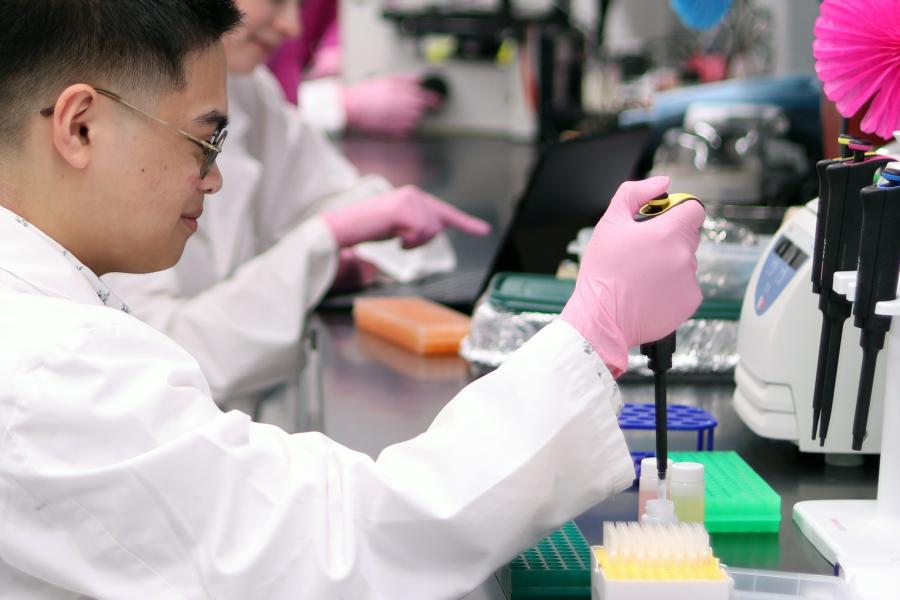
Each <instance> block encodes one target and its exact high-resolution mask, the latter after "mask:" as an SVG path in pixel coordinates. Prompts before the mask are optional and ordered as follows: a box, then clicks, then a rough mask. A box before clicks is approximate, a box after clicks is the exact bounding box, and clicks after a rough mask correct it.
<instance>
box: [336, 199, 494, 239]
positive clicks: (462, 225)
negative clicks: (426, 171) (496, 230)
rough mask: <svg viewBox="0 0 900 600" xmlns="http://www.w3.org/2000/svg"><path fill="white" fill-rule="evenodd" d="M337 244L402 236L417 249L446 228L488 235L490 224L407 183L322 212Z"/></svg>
mask: <svg viewBox="0 0 900 600" xmlns="http://www.w3.org/2000/svg"><path fill="white" fill-rule="evenodd" d="M322 218H323V219H325V222H326V223H327V224H328V226H329V227H330V228H331V231H332V233H333V234H334V237H335V239H336V240H337V243H338V246H339V247H341V248H347V247H350V246H355V245H356V244H360V243H362V242H374V241H378V240H387V239H390V238H394V237H399V238H400V239H401V240H403V247H404V248H415V247H416V246H421V245H422V244H424V243H426V242H428V241H429V240H431V239H432V238H433V237H434V236H436V235H437V234H439V233H440V232H441V231H443V230H444V229H446V228H447V227H454V228H456V229H459V230H461V231H464V232H466V233H468V234H471V235H487V234H488V233H489V232H490V230H491V226H490V225H488V224H487V223H485V222H484V221H482V220H481V219H477V218H475V217H473V216H470V215H467V214H466V213H464V212H462V211H461V210H459V209H457V208H454V207H452V206H450V205H449V204H447V203H446V202H442V201H441V200H438V199H437V198H435V197H434V196H432V195H431V194H429V193H427V192H424V191H422V190H421V189H419V188H417V187H415V186H412V185H407V186H404V187H402V188H398V189H396V190H391V191H390V192H386V193H384V194H381V195H379V196H375V197H373V198H369V199H368V200H363V201H361V202H357V203H356V204H351V205H349V206H345V207H343V208H339V209H336V210H333V211H329V212H325V213H322Z"/></svg>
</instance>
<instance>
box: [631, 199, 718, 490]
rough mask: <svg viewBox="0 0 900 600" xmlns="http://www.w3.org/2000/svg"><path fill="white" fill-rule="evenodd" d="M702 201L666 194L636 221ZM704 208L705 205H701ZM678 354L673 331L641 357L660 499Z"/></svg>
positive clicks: (645, 348)
mask: <svg viewBox="0 0 900 600" xmlns="http://www.w3.org/2000/svg"><path fill="white" fill-rule="evenodd" d="M691 200H693V201H695V202H700V200H699V199H698V198H697V197H696V196H692V195H690V194H683V193H672V194H662V195H660V196H657V197H656V198H654V199H653V200H651V201H650V202H648V203H647V204H645V205H644V206H642V207H641V208H640V210H638V212H637V213H635V215H634V220H635V221H638V222H644V221H649V220H650V219H655V218H657V217H659V216H660V215H663V214H665V213H667V212H668V211H670V210H672V209H673V208H675V207H676V206H678V205H679V204H683V203H684V202H689V201H691ZM700 205H701V206H702V205H703V203H702V202H700ZM674 353H675V333H674V332H672V333H670V334H669V335H667V336H666V337H664V338H662V339H661V340H658V341H656V342H650V343H648V344H641V354H643V355H644V356H646V357H647V361H648V362H647V366H649V367H650V370H651V371H653V380H654V399H655V403H656V471H657V473H658V475H659V499H660V500H667V498H666V466H667V463H668V444H667V437H666V435H667V433H668V418H667V412H668V411H667V401H666V371H668V370H669V369H671V368H672V354H674Z"/></svg>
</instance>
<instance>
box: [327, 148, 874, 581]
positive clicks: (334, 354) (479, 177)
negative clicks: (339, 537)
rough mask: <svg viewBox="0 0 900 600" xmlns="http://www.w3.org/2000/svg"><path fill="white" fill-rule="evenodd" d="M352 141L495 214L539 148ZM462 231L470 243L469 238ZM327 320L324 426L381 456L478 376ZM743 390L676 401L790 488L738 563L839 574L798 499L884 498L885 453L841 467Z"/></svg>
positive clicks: (589, 528)
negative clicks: (820, 549)
mask: <svg viewBox="0 0 900 600" xmlns="http://www.w3.org/2000/svg"><path fill="white" fill-rule="evenodd" d="M342 148H343V150H344V151H345V152H346V153H347V155H348V156H349V157H350V159H351V160H352V161H353V162H354V163H355V164H356V165H357V166H358V167H359V168H360V170H362V171H364V172H381V173H382V174H385V175H386V176H387V177H388V179H390V180H391V181H392V182H393V183H395V184H403V183H410V182H411V183H417V184H419V185H420V186H422V187H423V188H425V189H427V190H428V191H430V192H432V193H435V194H437V195H439V196H440V197H442V198H444V199H446V200H447V201H449V202H451V203H453V204H456V205H458V206H461V207H462V208H464V209H466V210H469V211H470V212H473V213H475V214H477V215H478V216H481V217H483V218H485V219H487V220H488V221H490V222H492V223H494V224H496V223H498V222H502V220H503V219H504V218H505V215H507V214H508V211H509V209H510V207H511V206H512V204H511V202H512V201H513V200H514V198H515V195H516V193H518V192H519V190H521V188H522V186H523V185H524V181H525V177H526V176H527V171H528V168H529V166H530V164H531V161H532V158H533V156H534V150H533V148H531V147H529V146H525V145H517V144H510V143H507V142H503V141H500V140H490V139H485V140H477V139H446V140H431V141H417V142H393V143H386V142H380V141H374V140H352V141H348V142H344V143H343V145H342ZM451 239H452V240H453V241H454V243H455V245H459V239H460V238H458V237H453V236H451ZM490 243H491V242H490V241H487V242H485V243H484V246H483V247H482V249H483V251H484V252H485V253H487V252H489V251H490ZM493 243H496V241H494V242H493ZM468 256H470V257H471V255H468ZM469 259H472V258H468V259H467V260H469ZM472 260H474V259H472ZM317 318H318V319H319V320H320V323H321V325H320V327H319V329H320V331H321V332H322V333H321V338H320V344H319V347H320V360H321V365H322V389H323V392H324V398H325V402H324V431H325V432H326V433H327V434H328V435H329V436H330V437H332V438H333V439H335V440H336V441H338V442H340V443H343V444H345V445H347V446H349V447H351V448H353V449H355V450H359V451H361V452H365V453H367V454H369V455H371V456H373V457H374V456H377V454H378V453H379V452H380V451H381V450H382V449H383V448H385V447H386V446H388V445H390V444H393V443H397V442H400V441H403V440H406V439H409V438H411V437H413V436H415V435H417V434H419V433H421V432H422V431H424V430H425V428H426V427H427V426H428V425H429V423H430V422H431V421H432V419H433V418H434V417H435V416H436V415H437V413H438V411H440V410H441V408H442V407H443V406H444V405H445V404H446V403H447V402H448V401H449V400H450V399H451V398H453V396H454V395H456V394H457V393H458V392H459V391H460V390H461V389H462V388H463V387H464V386H465V385H466V384H468V383H469V382H470V381H471V380H472V379H473V377H474V376H475V375H474V373H473V371H472V370H471V369H470V368H469V366H468V365H467V363H466V362H465V361H464V360H463V359H461V358H459V357H456V356H443V357H431V358H426V357H422V356H418V355H415V354H412V353H410V352H407V351H405V350H403V349H401V348H399V347H395V346H393V345H391V344H390V343H388V342H386V341H383V340H381V339H379V338H376V337H373V336H371V335H369V334H366V333H364V332H358V331H356V329H355V328H354V326H353V321H352V317H351V315H350V314H349V313H341V312H322V313H321V314H319V315H318V317H317ZM620 387H621V390H622V394H623V397H624V400H625V401H626V402H635V403H638V402H652V401H653V386H652V382H651V381H646V382H640V381H638V382H627V383H623V384H622V385H621V386H620ZM733 391H734V386H733V383H731V382H730V381H729V380H728V379H722V380H718V381H707V382H703V383H696V382H693V383H692V382H689V381H679V380H678V379H677V378H673V377H670V384H669V402H670V403H678V404H688V405H695V406H700V407H702V408H704V409H706V410H707V411H709V412H710V413H712V414H713V415H714V416H715V417H716V418H717V419H718V421H719V425H718V428H717V429H716V436H715V441H716V449H717V450H735V451H737V452H738V453H739V454H740V455H741V456H742V457H743V458H744V460H746V461H747V463H749V465H750V466H751V467H753V469H755V470H756V471H757V472H758V473H759V474H760V475H761V476H762V477H763V478H764V479H765V480H766V481H767V482H768V483H769V484H770V485H771V486H772V487H773V488H774V489H775V491H776V492H778V494H779V495H780V496H781V501H782V522H781V528H780V532H779V533H778V534H777V536H775V535H774V534H772V535H768V536H766V535H756V536H744V537H741V536H735V537H734V538H733V539H732V540H727V541H726V542H725V543H727V547H728V548H729V549H730V550H729V552H728V554H730V556H729V558H730V564H731V565H732V566H740V567H750V568H761V569H776V570H782V571H795V572H804V573H822V574H825V573H831V572H832V568H831V566H830V565H829V564H828V563H827V561H825V559H824V558H822V557H821V556H820V555H819V554H818V553H817V551H816V550H815V548H813V546H812V545H811V544H810V543H809V542H807V541H806V539H805V538H804V537H803V535H802V533H801V532H800V530H799V529H798V527H797V526H796V525H795V524H794V522H793V520H792V508H793V505H794V504H795V503H796V502H797V501H799V500H811V499H842V498H874V497H875V495H876V490H877V468H878V467H877V459H875V458H873V457H868V458H867V459H866V461H865V464H864V465H863V466H861V467H834V466H829V465H826V464H825V462H824V461H823V457H822V456H821V455H811V454H803V453H801V452H799V451H798V449H797V447H796V445H794V444H792V443H789V442H781V441H773V440H767V439H763V438H760V437H758V436H757V435H755V434H754V433H753V432H751V431H750V430H749V429H748V428H747V427H746V426H745V425H744V424H743V422H742V421H741V420H740V419H739V418H738V416H737V414H736V413H735V410H734V407H733V404H732V394H733ZM510 418H511V419H514V418H515V415H510ZM642 435H644V436H645V437H641V436H642ZM649 435H650V434H646V432H627V433H626V438H627V439H628V440H629V444H630V445H632V448H633V449H651V448H652V438H651V437H647V436H649ZM695 443H696V439H695V437H694V436H691V435H685V436H684V437H681V436H680V435H677V434H675V433H673V434H671V435H670V442H669V444H670V448H671V449H673V450H691V449H694V444H695ZM636 512H637V493H636V490H634V489H632V490H629V491H626V492H623V493H621V494H619V495H617V496H615V497H613V498H611V499H609V500H607V501H605V502H603V503H601V504H599V505H597V506H595V507H593V508H591V509H590V510H588V511H587V512H586V513H585V514H583V515H581V516H580V517H578V518H577V519H576V522H577V523H578V525H579V527H580V528H581V530H582V532H583V533H584V534H585V536H586V537H587V539H588V541H589V542H590V543H593V544H596V543H599V542H600V540H601V531H602V522H603V521H605V520H632V519H634V518H635V517H636ZM483 587H485V589H484V590H481V591H479V592H476V593H474V594H473V595H472V596H471V598H473V599H474V598H502V596H499V595H497V592H496V591H491V590H489V589H487V588H488V587H489V586H488V584H486V585H485V586H483Z"/></svg>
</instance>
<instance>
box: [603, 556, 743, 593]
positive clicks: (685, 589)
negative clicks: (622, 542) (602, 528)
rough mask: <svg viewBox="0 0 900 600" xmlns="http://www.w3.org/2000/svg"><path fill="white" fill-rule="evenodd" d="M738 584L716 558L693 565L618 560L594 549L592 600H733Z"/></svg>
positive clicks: (631, 559)
mask: <svg viewBox="0 0 900 600" xmlns="http://www.w3.org/2000/svg"><path fill="white" fill-rule="evenodd" d="M733 587H734V582H733V581H732V579H731V578H730V577H729V576H728V574H727V573H726V572H725V570H724V569H723V568H722V566H721V565H720V564H719V560H718V559H717V558H714V557H712V556H707V557H705V558H703V559H698V560H695V561H690V562H683V561H682V562H679V561H673V560H656V561H652V560H648V559H644V558H628V559H624V558H621V557H620V558H618V559H617V560H611V559H610V557H609V555H608V554H607V552H606V549H605V548H603V547H602V546H593V547H591V598H592V600H661V599H662V600H729V598H730V597H731V589H732V588H733Z"/></svg>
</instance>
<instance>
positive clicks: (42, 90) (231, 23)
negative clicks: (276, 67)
mask: <svg viewBox="0 0 900 600" xmlns="http://www.w3.org/2000/svg"><path fill="white" fill-rule="evenodd" d="M240 21H241V13H240V11H239V10H238V9H237V7H236V6H235V4H234V0H0V146H2V145H10V144H13V145H14V144H16V143H17V142H18V141H20V140H21V136H22V134H23V131H24V127H25V123H26V121H27V119H28V117H29V115H31V114H32V112H33V113H34V114H37V112H38V111H39V110H41V109H42V108H45V107H46V106H49V105H52V104H53V102H54V101H55V99H56V95H57V94H59V93H60V92H61V91H62V90H63V89H65V87H66V86H68V85H71V84H74V83H89V84H92V85H98V86H110V87H112V88H113V89H117V90H132V91H133V90H139V91H142V92H146V93H147V94H160V93H164V92H168V91H176V90H179V89H182V88H183V87H184V86H185V84H186V81H185V71H184V62H185V58H186V57H187V56H188V55H189V54H190V53H191V52H194V51H199V50H203V49H204V48H207V47H209V46H211V45H212V44H214V43H215V42H216V41H217V40H219V39H220V38H221V37H222V35H224V34H225V33H227V32H228V31H230V30H232V29H233V28H235V27H236V26H237V25H238V24H239V23H240Z"/></svg>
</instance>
